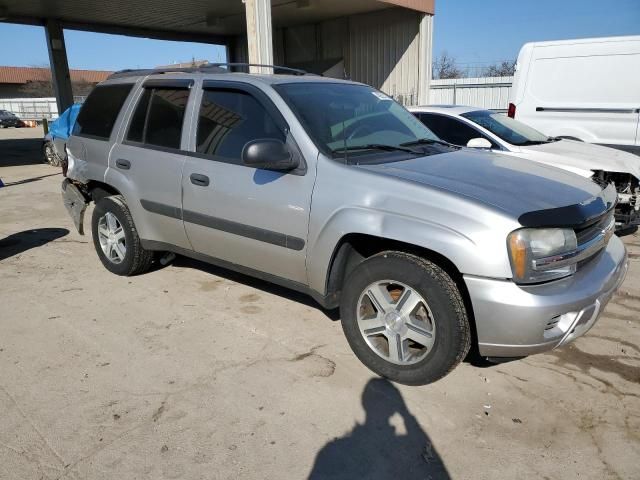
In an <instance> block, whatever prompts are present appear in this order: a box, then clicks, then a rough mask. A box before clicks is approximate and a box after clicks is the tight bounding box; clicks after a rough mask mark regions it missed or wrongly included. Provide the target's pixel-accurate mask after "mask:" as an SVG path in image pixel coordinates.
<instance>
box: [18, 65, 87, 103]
mask: <svg viewBox="0 0 640 480" xmlns="http://www.w3.org/2000/svg"><path fill="white" fill-rule="evenodd" d="M34 68H42V67H34ZM95 86H96V85H95V83H91V82H87V81H86V80H84V79H82V80H77V81H75V82H73V81H72V82H71V91H72V92H73V95H74V96H80V97H85V96H87V95H89V92H91V90H93V87H95ZM20 93H21V94H23V95H24V96H25V97H28V98H37V97H53V96H54V95H55V92H54V90H53V82H52V80H51V71H50V70H49V69H48V68H47V73H46V76H45V78H43V79H40V80H31V81H28V82H27V83H25V84H24V85H22V86H21V87H20Z"/></svg>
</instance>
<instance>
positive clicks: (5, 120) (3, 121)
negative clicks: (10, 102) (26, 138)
mask: <svg viewBox="0 0 640 480" xmlns="http://www.w3.org/2000/svg"><path fill="white" fill-rule="evenodd" d="M24 126H25V123H24V122H23V121H22V120H20V118H18V116H17V115H16V114H15V113H12V112H9V111H8V110H0V128H9V127H15V128H21V127H24Z"/></svg>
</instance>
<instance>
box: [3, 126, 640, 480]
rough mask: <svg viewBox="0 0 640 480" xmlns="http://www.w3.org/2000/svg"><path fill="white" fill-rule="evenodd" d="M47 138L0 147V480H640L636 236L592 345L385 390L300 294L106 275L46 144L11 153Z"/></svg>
mask: <svg viewBox="0 0 640 480" xmlns="http://www.w3.org/2000/svg"><path fill="white" fill-rule="evenodd" d="M39 134H40V132H38V131H37V130H33V129H32V130H1V131H0V178H1V179H2V181H3V182H4V184H5V187H3V188H0V286H1V288H0V412H2V413H1V414H0V478H1V479H52V478H68V479H115V478H119V479H142V478H145V479H146V478H149V479H163V478H172V479H175V478H182V479H211V478H216V479H218V478H219V479H236V478H247V479H263V478H282V479H297V478H309V477H310V478H378V479H383V478H407V479H408V478H411V479H413V478H418V479H425V478H434V479H436V478H455V479H492V478H505V479H506V478H542V479H567V478H586V479H637V478H640V465H639V463H638V459H639V458H640V347H639V345H640V328H639V327H640V318H639V316H640V314H639V312H640V260H639V259H638V258H639V256H640V238H639V236H638V235H637V234H636V235H631V236H627V237H626V238H625V242H626V244H627V246H628V248H629V251H630V253H631V267H630V272H629V275H628V277H627V279H626V281H625V283H624V285H623V286H622V289H621V291H620V293H619V294H618V295H617V296H616V297H615V298H614V299H613V300H612V302H611V303H610V304H609V306H608V307H607V309H606V312H605V314H604V316H603V318H601V320H600V321H599V323H598V324H597V325H596V326H595V327H594V328H593V329H592V330H591V332H589V334H588V335H587V336H586V337H583V338H581V339H579V340H577V341H576V342H575V343H574V344H572V345H571V346H569V347H567V348H564V349H561V350H558V351H554V352H550V353H548V354H542V355H537V356H533V357H529V358H527V359H524V360H520V361H515V362H512V363H507V364H502V365H496V366H491V367H486V368H481V367H478V366H474V365H472V364H471V363H468V362H467V363H463V364H461V365H460V366H459V367H458V368H457V369H456V370H455V371H454V372H453V373H452V374H450V375H449V376H448V377H446V378H445V379H443V380H441V381H439V382H437V383H435V384H433V385H429V386H424V387H405V386H398V385H392V384H390V383H388V382H386V381H384V380H380V379H378V378H376V377H375V376H374V375H372V373H371V372H369V371H368V370H367V369H366V368H365V367H364V366H362V365H361V364H360V362H359V361H358V360H357V359H356V358H355V356H354V355H353V354H352V353H351V351H350V350H349V347H348V345H347V342H346V341H345V339H344V337H343V334H342V331H341V328H340V324H339V322H338V321H336V320H335V318H336V316H335V314H333V313H331V312H324V311H323V310H321V309H320V308H318V307H317V306H316V305H315V304H314V303H313V302H312V301H311V300H310V299H308V298H306V297H303V296H300V295H298V294H296V293H293V292H290V291H287V290H284V289H281V288H278V287H274V286H271V285H269V284H267V283H264V282H260V281H257V280H253V279H250V278H248V277H244V276H241V275H237V274H233V273H230V272H227V271H224V270H221V269H217V268H213V267H210V266H207V265H205V264H203V263H199V262H195V261H191V260H187V259H184V258H178V259H177V260H176V261H175V262H174V263H173V264H172V265H170V266H168V267H166V268H160V269H156V270H155V271H153V272H151V273H148V274H145V275H142V276H138V277H133V278H122V277H117V276H115V275H112V274H110V273H109V272H107V271H106V270H105V269H104V268H103V267H102V265H101V264H100V262H99V261H98V258H97V256H96V254H95V252H94V250H93V245H92V242H91V238H90V236H85V237H83V236H80V235H78V233H77V232H75V231H74V228H73V224H72V222H71V220H70V219H69V218H68V216H67V214H66V212H65V210H64V207H63V206H62V202H61V199H60V194H59V185H60V181H61V176H60V175H59V174H58V170H57V169H54V168H53V167H49V166H47V165H42V164H39V163H38V162H39V161H40V160H39V141H38V139H37V138H34V139H32V140H28V139H27V140H23V141H15V140H7V138H9V137H15V136H19V135H23V136H26V137H29V136H32V137H37V136H38V135H39ZM16 149H18V150H20V152H15V150H16ZM25 156H26V157H25ZM89 213H90V212H89ZM331 474H335V475H336V476H334V477H331V476H330V475H331Z"/></svg>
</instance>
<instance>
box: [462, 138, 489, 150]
mask: <svg viewBox="0 0 640 480" xmlns="http://www.w3.org/2000/svg"><path fill="white" fill-rule="evenodd" d="M492 146H493V145H491V142H490V141H489V140H487V139H486V138H472V139H471V140H469V141H468V142H467V147H469V148H487V149H488V148H492Z"/></svg>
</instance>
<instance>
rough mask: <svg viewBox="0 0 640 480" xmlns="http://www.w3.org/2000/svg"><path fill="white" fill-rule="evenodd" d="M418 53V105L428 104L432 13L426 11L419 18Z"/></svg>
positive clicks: (431, 58)
mask: <svg viewBox="0 0 640 480" xmlns="http://www.w3.org/2000/svg"><path fill="white" fill-rule="evenodd" d="M418 55H419V64H418V105H428V104H429V89H430V88H431V75H432V71H431V70H432V63H433V15H429V14H428V13H425V14H424V15H422V18H421V19H420V45H419V53H418Z"/></svg>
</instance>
